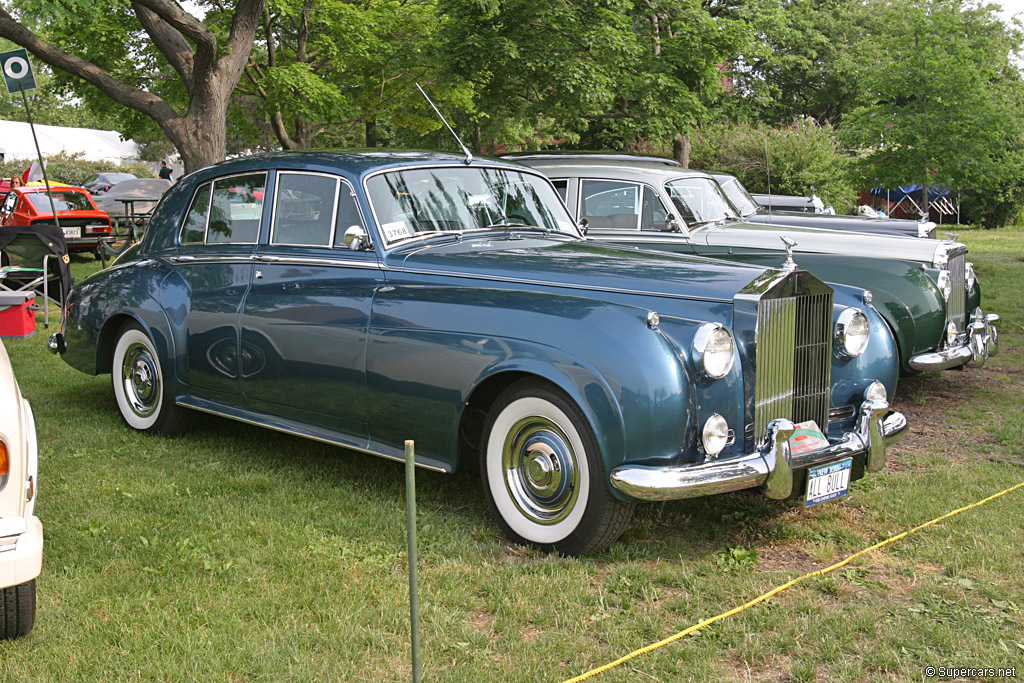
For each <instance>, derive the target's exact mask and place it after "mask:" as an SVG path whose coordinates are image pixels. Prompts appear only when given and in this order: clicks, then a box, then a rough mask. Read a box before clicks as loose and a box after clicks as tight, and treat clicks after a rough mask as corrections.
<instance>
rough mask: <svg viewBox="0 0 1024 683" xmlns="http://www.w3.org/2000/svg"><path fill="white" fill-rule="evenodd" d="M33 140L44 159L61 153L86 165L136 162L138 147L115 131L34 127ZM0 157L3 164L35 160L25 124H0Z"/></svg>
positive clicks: (29, 135) (29, 131) (34, 151)
mask: <svg viewBox="0 0 1024 683" xmlns="http://www.w3.org/2000/svg"><path fill="white" fill-rule="evenodd" d="M36 136H37V137H38V138H39V149H40V150H41V151H42V153H43V156H44V157H47V156H54V155H57V154H60V153H61V152H63V153H65V154H69V155H74V154H82V155H83V158H84V159H86V160H88V161H113V162H115V163H118V164H120V163H123V162H126V161H137V160H138V159H139V146H138V145H137V144H135V142H134V141H132V140H122V139H121V134H120V133H118V132H117V131H116V130H93V129H92V128H66V127H64V126H41V125H38V124H36ZM0 155H2V156H0V158H2V159H7V160H10V159H35V158H36V147H35V143H33V141H32V131H31V129H30V128H29V126H28V124H27V123H24V122H22V121H0Z"/></svg>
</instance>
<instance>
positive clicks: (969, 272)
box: [964, 262, 978, 292]
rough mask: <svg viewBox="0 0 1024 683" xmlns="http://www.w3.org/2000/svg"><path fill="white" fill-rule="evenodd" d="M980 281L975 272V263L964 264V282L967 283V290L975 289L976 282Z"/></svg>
mask: <svg viewBox="0 0 1024 683" xmlns="http://www.w3.org/2000/svg"><path fill="white" fill-rule="evenodd" d="M977 281H978V276H977V275H975V274H974V264H973V263H970V262H968V263H967V265H965V266H964V283H965V284H966V285H967V291H968V292H969V291H971V290H972V289H974V283H975V282H977Z"/></svg>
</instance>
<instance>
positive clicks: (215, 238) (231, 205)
mask: <svg viewBox="0 0 1024 683" xmlns="http://www.w3.org/2000/svg"><path fill="white" fill-rule="evenodd" d="M266 186H267V174H266V173H249V174H246V175H236V176H228V177H227V178H218V179H217V180H215V181H213V198H212V201H211V202H210V221H209V227H208V228H207V231H206V243H207V244H223V243H228V244H255V243H256V241H257V239H258V238H259V234H260V217H261V216H262V215H263V193H264V188H266Z"/></svg>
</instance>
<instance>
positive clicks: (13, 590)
mask: <svg viewBox="0 0 1024 683" xmlns="http://www.w3.org/2000/svg"><path fill="white" fill-rule="evenodd" d="M35 621H36V580H35V579H32V580H31V581H26V582H25V583H22V584H19V585H17V586H11V587H10V588H2V589H0V640H8V639H10V638H20V637H21V636H25V635H28V632H29V631H31V630H32V625H33V624H34V623H35Z"/></svg>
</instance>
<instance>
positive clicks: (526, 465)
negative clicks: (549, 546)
mask: <svg viewBox="0 0 1024 683" xmlns="http://www.w3.org/2000/svg"><path fill="white" fill-rule="evenodd" d="M501 466H502V470H503V472H504V480H505V487H506V490H507V491H508V495H509V496H510V497H511V499H512V502H513V503H515V506H516V507H517V508H518V509H519V511H520V512H521V513H522V514H523V515H524V516H526V517H527V518H529V519H530V520H531V521H533V522H535V523H537V524H545V525H547V524H556V523H558V522H560V521H562V520H563V519H565V517H566V515H568V514H569V513H570V512H572V509H573V506H574V505H575V503H576V500H577V498H578V496H579V490H580V472H579V465H578V464H577V456H576V453H575V451H574V450H573V447H572V445H571V444H570V442H569V438H568V437H567V436H566V435H565V433H564V432H563V431H562V430H561V429H560V428H559V427H558V425H557V424H555V423H554V422H552V421H551V420H550V419H548V418H546V417H543V416H540V415H534V416H529V417H526V418H523V419H522V420H520V421H519V422H517V423H516V424H515V425H513V427H512V429H511V430H510V431H509V432H508V434H507V435H506V437H505V443H504V447H503V449H502V457H501Z"/></svg>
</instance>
